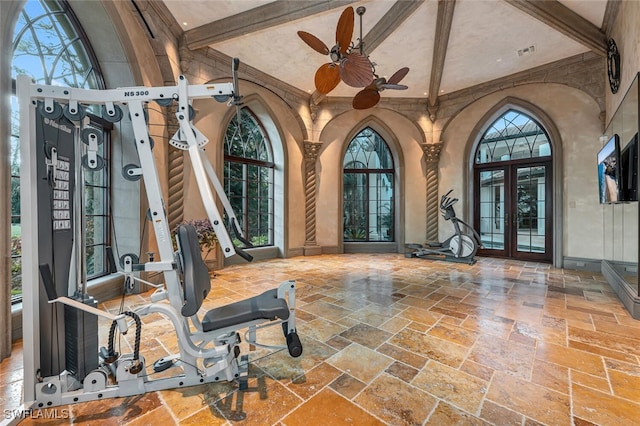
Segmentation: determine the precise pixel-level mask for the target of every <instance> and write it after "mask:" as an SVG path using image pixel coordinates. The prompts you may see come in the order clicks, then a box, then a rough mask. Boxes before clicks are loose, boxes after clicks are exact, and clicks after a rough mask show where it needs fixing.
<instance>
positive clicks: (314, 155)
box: [304, 141, 322, 161]
mask: <svg viewBox="0 0 640 426" xmlns="http://www.w3.org/2000/svg"><path fill="white" fill-rule="evenodd" d="M321 149H322V142H314V141H304V159H305V160H306V161H316V160H317V159H318V154H319V153H320V150H321Z"/></svg>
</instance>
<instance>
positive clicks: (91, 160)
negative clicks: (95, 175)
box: [82, 154, 106, 172]
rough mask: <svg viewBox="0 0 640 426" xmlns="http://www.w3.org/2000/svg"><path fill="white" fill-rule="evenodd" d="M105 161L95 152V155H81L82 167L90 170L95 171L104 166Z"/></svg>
mask: <svg viewBox="0 0 640 426" xmlns="http://www.w3.org/2000/svg"><path fill="white" fill-rule="evenodd" d="M105 164H106V162H105V161H104V158H102V157H101V156H99V155H98V154H96V155H95V156H93V155H92V156H91V157H90V156H89V155H87V154H85V155H83V156H82V167H84V168H85V169H88V171H90V172H97V171H100V170H102V169H103V168H104V166H105Z"/></svg>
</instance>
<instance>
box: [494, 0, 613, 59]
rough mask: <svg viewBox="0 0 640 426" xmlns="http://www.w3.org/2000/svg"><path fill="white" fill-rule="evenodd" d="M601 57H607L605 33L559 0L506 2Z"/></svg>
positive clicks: (514, 0) (508, 0) (517, 0)
mask: <svg viewBox="0 0 640 426" xmlns="http://www.w3.org/2000/svg"><path fill="white" fill-rule="evenodd" d="M505 1H506V2H507V3H509V4H510V5H512V6H514V7H516V8H518V9H520V10H521V11H523V12H525V13H527V14H528V15H530V16H532V17H534V18H536V19H537V20H539V21H541V22H543V23H545V24H547V25H548V26H550V27H551V28H553V29H555V30H557V31H559V32H561V33H562V34H564V35H566V36H567V37H569V38H571V39H573V40H575V41H577V42H578V43H580V44H582V45H584V46H586V47H588V48H589V49H590V50H591V51H593V52H595V53H597V54H598V55H600V56H606V55H607V38H606V36H605V33H604V32H603V31H602V30H601V29H600V28H598V27H596V26H595V25H593V24H592V23H591V22H589V21H588V20H586V19H585V18H583V17H582V16H580V15H578V14H577V13H576V12H574V11H573V10H571V9H569V8H568V7H567V6H565V5H563V4H562V3H560V2H559V1H557V0H539V1H531V0H505Z"/></svg>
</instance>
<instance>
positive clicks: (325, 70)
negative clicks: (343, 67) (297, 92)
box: [315, 63, 340, 95]
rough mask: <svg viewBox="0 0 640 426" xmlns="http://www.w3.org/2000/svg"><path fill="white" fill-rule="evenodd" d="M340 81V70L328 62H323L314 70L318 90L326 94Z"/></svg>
mask: <svg viewBox="0 0 640 426" xmlns="http://www.w3.org/2000/svg"><path fill="white" fill-rule="evenodd" d="M339 83H340V71H338V67H337V66H335V65H333V64H331V63H329V64H324V65H322V66H321V67H320V68H318V71H316V76H315V84H316V89H317V90H318V92H320V93H322V94H323V95H326V94H327V93H329V92H330V91H332V90H333V89H335V88H336V86H337V85H338V84H339Z"/></svg>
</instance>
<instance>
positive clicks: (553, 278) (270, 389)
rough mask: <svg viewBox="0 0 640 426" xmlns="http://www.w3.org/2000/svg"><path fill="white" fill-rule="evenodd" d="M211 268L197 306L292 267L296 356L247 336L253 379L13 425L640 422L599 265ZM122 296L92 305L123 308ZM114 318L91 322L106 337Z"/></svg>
mask: <svg viewBox="0 0 640 426" xmlns="http://www.w3.org/2000/svg"><path fill="white" fill-rule="evenodd" d="M216 272H217V273H216V277H215V278H214V279H213V281H212V291H211V293H210V294H209V296H208V298H207V300H206V301H205V303H204V308H203V312H204V311H206V309H209V308H212V307H215V306H221V305H223V304H226V303H229V302H231V301H236V300H242V299H244V298H246V297H249V296H251V295H255V294H258V293H260V292H262V291H265V290H267V289H270V288H273V287H275V286H277V284H279V283H280V282H281V281H284V280H287V279H296V280H297V296H298V297H297V308H298V309H297V310H296V318H297V329H298V333H299V335H300V338H301V340H302V343H303V346H304V352H303V355H302V356H301V357H299V358H291V357H290V356H289V354H288V353H287V351H286V350H281V351H276V352H272V351H269V350H267V349H264V348H254V349H255V350H250V349H251V348H250V347H249V345H248V344H247V343H246V342H243V343H242V344H241V345H240V347H241V350H242V353H243V354H247V355H249V360H250V362H249V389H248V390H246V391H239V389H238V384H237V383H226V382H219V383H211V384H206V385H199V386H193V387H185V388H180V389H172V390H163V391H158V392H150V393H147V394H145V395H138V396H132V397H128V398H118V399H103V400H99V401H92V402H88V403H81V404H75V405H71V406H64V407H54V408H57V409H58V410H59V411H57V413H58V414H63V413H67V416H68V417H70V418H65V419H47V420H43V419H33V418H26V419H25V420H24V421H23V422H22V423H21V424H49V425H67V424H69V423H71V422H73V424H80V425H92V426H93V425H113V424H121V425H127V426H139V425H152V426H164V425H174V424H180V425H202V424H209V425H229V426H232V425H260V426H276V425H277V426H280V425H298V424H301V425H304V426H316V425H319V426H326V425H331V426H333V425H341V424H345V425H346V424H349V425H354V424H357V425H377V424H381V425H382V424H386V425H394V426H395V425H412V424H416V425H420V424H426V425H438V426H440V425H450V424H463V425H489V424H491V425H500V426H502V425H519V426H522V425H526V426H533V425H567V426H569V425H572V424H573V425H576V426H586V425H601V426H609V425H616V426H617V425H625V424H629V425H632V424H633V425H635V424H637V423H638V421H637V419H638V413H640V392H639V391H638V389H640V321H636V320H634V319H633V318H632V317H631V316H630V315H629V313H628V312H627V311H626V310H625V309H624V307H623V306H622V304H621V303H620V302H619V301H618V299H617V297H616V296H615V294H614V293H613V292H612V291H611V289H610V288H609V286H608V284H607V283H606V280H604V278H603V277H602V276H601V275H599V274H594V273H592V272H586V271H566V270H561V269H556V268H553V267H551V266H550V265H548V264H539V263H534V262H527V263H524V262H519V261H514V260H507V259H489V258H480V259H478V262H477V263H476V264H475V265H473V266H470V265H464V264H454V263H446V262H432V261H427V260H423V259H408V258H405V257H404V255H402V254H353V255H351V254H346V255H320V256H312V257H311V256H310V257H296V258H291V259H274V260H270V261H264V262H257V261H256V262H253V263H249V264H243V265H237V266H231V267H227V268H225V269H222V270H220V271H216ZM149 295H150V293H145V294H141V295H131V296H127V297H126V298H125V300H124V306H125V309H131V308H134V307H136V306H142V305H144V304H145V303H148V299H149ZM121 302H122V300H121V298H118V299H116V300H112V301H104V302H103V303H100V307H101V308H103V309H109V311H110V312H118V310H119V309H120V306H121ZM142 322H143V327H142V341H141V345H140V347H141V355H142V356H143V357H144V358H145V360H146V362H147V365H150V364H151V363H153V362H154V361H155V360H156V359H158V358H161V357H164V356H166V355H167V354H170V353H175V352H176V351H177V349H178V344H177V339H176V336H175V333H174V331H173V329H172V326H171V324H170V322H169V321H168V320H166V319H165V318H163V317H162V316H161V315H159V314H151V315H148V316H146V317H143V318H142ZM109 326H110V322H109V321H102V320H101V321H100V322H99V327H100V335H99V341H100V342H101V344H106V343H107V333H108V328H109ZM261 340H262V341H266V342H271V343H280V342H281V340H282V330H281V328H280V326H279V325H278V326H276V327H270V328H266V329H264V330H263V331H262V332H261ZM119 342H120V343H119V344H120V351H121V352H123V351H124V352H126V351H129V350H130V348H131V346H132V345H133V333H129V334H128V335H127V336H123V337H120V338H119ZM13 351H14V355H13V356H12V357H10V358H8V359H5V360H4V361H3V362H2V363H0V408H2V409H3V410H7V411H3V412H4V413H9V416H11V415H12V414H11V413H17V411H12V410H17V409H18V408H19V405H20V403H21V398H22V395H23V389H22V376H23V374H24V372H23V369H22V344H21V342H17V343H16V344H15V345H14V348H13ZM148 370H149V371H151V369H150V368H148ZM180 370H181V369H180V367H173V368H171V369H169V370H167V371H165V372H163V373H157V374H153V376H152V378H153V379H156V378H160V377H165V376H169V375H174V374H176V372H179V371H180ZM50 410H51V412H52V413H55V411H53V410H54V409H50ZM63 410H66V411H63ZM5 416H6V414H5Z"/></svg>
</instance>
